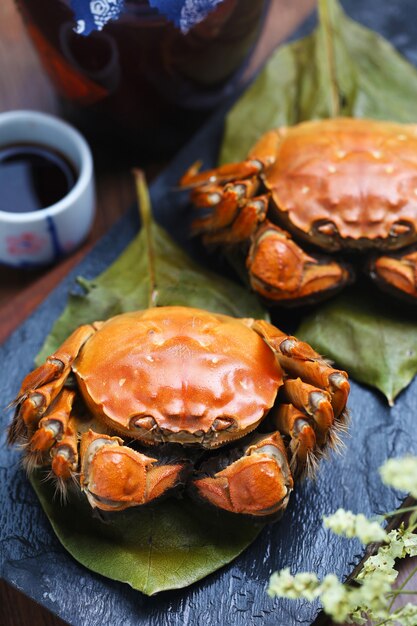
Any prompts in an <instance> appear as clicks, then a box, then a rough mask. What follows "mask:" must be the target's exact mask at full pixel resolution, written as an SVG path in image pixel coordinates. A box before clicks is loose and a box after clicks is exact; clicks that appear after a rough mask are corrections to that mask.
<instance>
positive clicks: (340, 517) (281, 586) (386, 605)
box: [268, 456, 417, 626]
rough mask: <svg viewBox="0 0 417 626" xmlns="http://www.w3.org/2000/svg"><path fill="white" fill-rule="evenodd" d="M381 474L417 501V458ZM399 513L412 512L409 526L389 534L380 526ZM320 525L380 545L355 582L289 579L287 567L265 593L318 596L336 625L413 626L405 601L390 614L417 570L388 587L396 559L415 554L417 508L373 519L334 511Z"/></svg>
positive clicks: (307, 576) (306, 575) (310, 576)
mask: <svg viewBox="0 0 417 626" xmlns="http://www.w3.org/2000/svg"><path fill="white" fill-rule="evenodd" d="M380 474H381V478H382V480H383V482H384V483H385V484H386V485H389V486H391V487H394V488H396V489H400V490H404V491H408V492H410V494H411V495H412V496H414V497H416V498H417V457H412V456H408V457H405V458H402V459H389V460H388V461H387V462H386V463H385V464H384V465H383V466H382V467H381V468H380ZM401 512H404V513H405V512H408V513H410V516H409V519H408V521H407V523H406V524H404V523H402V524H401V526H400V527H399V528H397V529H395V530H391V531H390V532H387V531H386V530H385V529H384V528H383V527H382V525H381V524H382V523H384V521H385V520H386V519H387V518H389V517H392V516H393V515H394V514H395V515H397V514H398V513H401ZM323 523H324V526H325V527H326V528H328V529H330V530H331V531H332V532H334V533H336V534H338V535H342V536H344V537H348V538H354V537H355V538H357V539H359V540H360V541H361V542H362V543H363V544H365V545H367V544H369V543H373V542H375V543H380V544H381V545H380V547H379V549H378V550H377V552H376V553H375V554H374V555H372V556H370V557H368V558H367V559H366V561H365V562H364V564H363V566H362V568H361V569H360V571H359V573H358V574H357V575H356V576H355V578H354V581H353V583H354V584H350V585H347V584H343V583H341V582H340V581H339V579H338V578H337V576H335V575H334V574H328V575H327V576H325V577H324V578H323V580H320V579H319V578H318V577H317V575H316V574H314V573H311V572H303V573H299V574H295V575H292V574H291V572H290V569H289V568H285V569H283V570H281V571H280V572H276V573H275V574H273V575H272V576H271V579H270V582H269V587H268V594H269V595H270V596H271V597H274V596H280V597H284V598H290V599H297V598H304V599H305V600H309V601H313V600H315V599H317V598H319V599H320V602H321V604H322V607H323V610H324V611H325V613H327V614H328V615H329V616H331V617H332V618H333V620H334V621H335V622H336V623H343V622H347V623H350V624H364V623H365V622H366V621H367V620H368V619H371V620H373V623H374V624H375V626H394V625H397V624H402V625H403V626H416V624H417V606H416V605H414V604H411V603H409V602H408V603H406V604H404V605H403V606H401V607H399V608H397V609H395V610H393V604H394V600H395V599H396V597H397V596H400V595H406V594H408V593H410V591H409V590H405V585H406V583H407V582H408V581H409V580H410V578H411V577H412V576H413V574H414V573H417V568H416V569H415V570H413V571H412V572H411V573H410V575H409V576H408V578H407V580H406V581H404V583H403V584H402V585H401V586H400V587H399V588H397V589H394V588H393V587H392V583H393V582H394V581H395V579H396V578H397V576H398V572H397V570H396V569H395V562H396V559H402V558H404V557H406V556H417V534H415V531H416V529H417V506H411V507H407V509H399V510H397V511H395V512H389V513H386V514H385V515H383V516H380V517H379V518H378V519H374V520H369V519H368V518H366V517H365V515H363V514H361V513H359V514H357V515H355V514H354V513H352V512H351V511H345V510H344V509H338V510H337V511H336V512H335V513H334V514H333V515H330V516H328V517H324V522H323ZM412 593H414V592H412Z"/></svg>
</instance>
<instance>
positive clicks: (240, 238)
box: [203, 195, 269, 245]
mask: <svg viewBox="0 0 417 626" xmlns="http://www.w3.org/2000/svg"><path fill="white" fill-rule="evenodd" d="M268 202H269V197H268V195H263V196H257V197H255V198H252V199H251V200H250V201H248V202H247V203H246V204H244V205H243V206H241V207H240V210H239V212H238V215H237V217H236V219H235V220H234V222H233V224H232V225H231V227H230V228H224V229H223V230H218V231H216V232H209V233H205V234H204V236H203V241H204V243H205V244H206V245H211V244H218V243H226V244H236V243H239V242H244V241H248V240H249V239H250V237H251V236H252V235H253V234H254V233H255V232H256V229H257V228H258V226H259V224H260V223H261V222H263V220H264V219H265V217H266V212H267V210H268Z"/></svg>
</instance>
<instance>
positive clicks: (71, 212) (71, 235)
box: [0, 111, 95, 267]
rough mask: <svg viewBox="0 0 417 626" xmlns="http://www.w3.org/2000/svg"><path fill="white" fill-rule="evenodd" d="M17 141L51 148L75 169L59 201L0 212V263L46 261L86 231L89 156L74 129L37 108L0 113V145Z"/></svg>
mask: <svg viewBox="0 0 417 626" xmlns="http://www.w3.org/2000/svg"><path fill="white" fill-rule="evenodd" d="M16 143H17V144H19V143H26V144H31V143H32V144H37V145H41V146H45V147H46V148H48V147H49V148H52V149H53V150H56V151H58V152H59V153H60V154H62V155H63V156H64V157H66V159H67V160H68V161H69V162H70V163H71V164H72V165H73V166H74V168H75V171H76V181H75V184H74V186H73V187H72V188H71V189H70V191H69V192H68V193H67V194H66V195H65V196H64V197H63V198H61V200H59V202H56V203H55V204H52V205H51V206H49V207H46V208H45V209H40V210H38V211H29V212H27V213H12V212H10V213H9V212H6V211H0V263H4V264H6V265H11V266H13V267H36V266H39V265H46V264H49V263H53V262H54V261H58V260H59V259H60V258H61V257H62V256H64V255H66V254H68V253H69V252H71V250H74V248H76V247H77V246H78V245H79V244H80V243H81V242H82V241H83V240H84V239H85V238H86V236H87V235H88V233H89V231H90V228H91V224H92V221H93V217H94V209H95V193H94V175H93V159H92V156H91V151H90V148H89V147H88V144H87V142H86V141H85V139H84V138H83V136H82V135H81V134H80V133H79V132H78V131H77V130H75V128H73V127H72V126H70V125H69V124H67V123H66V122H63V121H61V120H60V119H58V118H56V117H54V116H52V115H46V114H45V113H38V112H36V111H8V112H6V113H0V148H2V147H5V146H10V145H13V144H16ZM0 193H1V190H0Z"/></svg>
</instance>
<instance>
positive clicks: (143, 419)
mask: <svg viewBox="0 0 417 626" xmlns="http://www.w3.org/2000/svg"><path fill="white" fill-rule="evenodd" d="M130 425H131V427H132V428H143V429H144V430H153V429H154V428H156V426H157V423H156V421H155V420H154V418H153V417H152V416H151V415H141V416H140V417H133V418H132V419H131V420H130Z"/></svg>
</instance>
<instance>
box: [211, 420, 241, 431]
mask: <svg viewBox="0 0 417 626" xmlns="http://www.w3.org/2000/svg"><path fill="white" fill-rule="evenodd" d="M234 426H236V422H235V420H234V419H233V418H232V417H217V418H216V419H215V420H214V422H213V424H212V425H211V427H212V429H213V430H215V431H217V432H219V431H222V430H228V429H230V430H231V429H232V428H233V427H234Z"/></svg>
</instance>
